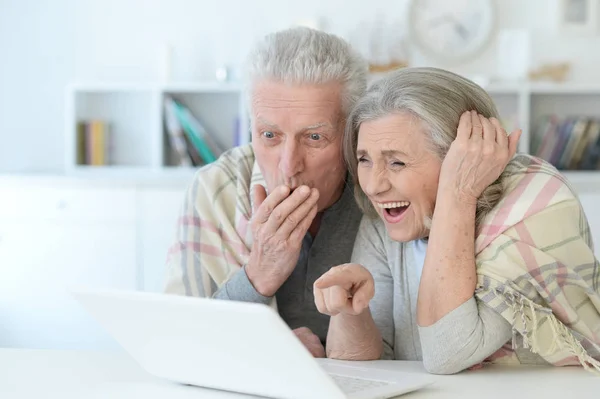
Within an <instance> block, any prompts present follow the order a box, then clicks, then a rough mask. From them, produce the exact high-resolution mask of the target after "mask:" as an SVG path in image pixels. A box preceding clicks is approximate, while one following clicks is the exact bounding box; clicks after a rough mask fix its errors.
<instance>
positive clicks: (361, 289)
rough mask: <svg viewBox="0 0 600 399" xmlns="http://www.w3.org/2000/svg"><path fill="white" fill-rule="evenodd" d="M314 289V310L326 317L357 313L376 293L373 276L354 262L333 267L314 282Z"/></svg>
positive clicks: (364, 307)
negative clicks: (315, 307)
mask: <svg viewBox="0 0 600 399" xmlns="http://www.w3.org/2000/svg"><path fill="white" fill-rule="evenodd" d="M313 288H314V295H315V304H316V305H317V309H318V310H319V312H321V313H323V314H327V315H329V316H335V315H338V314H340V313H342V314H348V315H353V316H357V315H359V314H361V313H362V312H363V311H364V310H365V309H366V308H367V307H368V306H369V302H370V301H371V299H372V298H373V295H375V283H374V281H373V276H372V275H371V273H370V272H369V271H368V270H367V269H365V268H364V267H363V266H361V265H359V264H356V263H346V264H344V265H341V266H336V267H332V268H331V269H329V270H328V271H327V272H326V273H325V274H323V275H322V276H321V277H319V279H318V280H317V281H315V284H314V287H313Z"/></svg>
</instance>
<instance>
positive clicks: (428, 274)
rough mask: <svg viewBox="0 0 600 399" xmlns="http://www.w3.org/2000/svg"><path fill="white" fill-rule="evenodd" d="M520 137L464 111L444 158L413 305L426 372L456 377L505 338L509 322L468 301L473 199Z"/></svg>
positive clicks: (473, 276)
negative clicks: (415, 303) (414, 305)
mask: <svg viewBox="0 0 600 399" xmlns="http://www.w3.org/2000/svg"><path fill="white" fill-rule="evenodd" d="M518 137H519V134H518V133H517V134H516V135H512V136H511V137H510V138H507V136H506V132H505V131H504V130H503V129H502V127H501V126H500V124H499V123H498V121H497V120H495V119H492V120H491V121H490V120H487V119H486V118H483V117H480V116H478V115H477V114H469V113H465V114H464V115H463V116H462V117H461V120H460V123H459V127H458V134H457V138H456V140H455V142H454V143H453V144H452V146H451V148H450V151H449V152H448V154H447V156H446V158H445V159H444V163H443V165H442V170H441V172H440V183H439V188H438V193H437V198H436V207H435V211H434V214H433V220H432V226H431V230H430V234H429V244H428V249H427V255H426V257H425V264H424V266H423V273H422V276H421V283H420V286H419V298H418V301H417V323H418V325H419V330H420V333H421V334H422V336H421V339H422V346H423V361H424V363H425V366H426V368H427V369H428V370H429V371H431V372H435V373H440V374H447V373H455V372H458V371H461V370H463V369H465V368H468V367H470V366H472V365H474V364H476V363H479V362H480V361H481V360H483V359H484V358H485V357H487V356H489V355H490V354H491V353H493V352H494V351H495V350H497V349H498V348H499V347H501V346H502V345H503V344H504V343H506V341H508V340H509V339H510V334H511V330H510V328H509V326H507V324H508V323H506V322H504V320H500V319H501V318H502V317H501V316H500V315H497V314H495V312H493V311H492V310H491V309H487V308H485V309H484V308H482V307H480V306H478V303H477V301H476V300H475V298H474V297H473V295H474V293H475V287H476V284H477V272H476V265H475V217H476V208H477V200H478V198H479V196H480V195H481V194H482V192H483V191H484V190H485V188H487V186H488V185H490V184H492V183H493V182H494V181H495V180H496V179H497V178H498V176H500V174H501V172H502V171H503V170H504V168H505V167H506V164H507V163H508V161H509V160H510V159H511V158H512V156H513V155H514V153H515V151H516V143H517V141H518ZM488 311H489V312H488Z"/></svg>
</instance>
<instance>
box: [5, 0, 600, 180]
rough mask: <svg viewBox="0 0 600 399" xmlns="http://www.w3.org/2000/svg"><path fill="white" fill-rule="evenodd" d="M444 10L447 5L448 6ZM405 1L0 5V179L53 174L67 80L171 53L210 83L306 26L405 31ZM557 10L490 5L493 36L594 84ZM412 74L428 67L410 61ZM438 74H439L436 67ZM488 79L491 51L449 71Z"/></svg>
mask: <svg viewBox="0 0 600 399" xmlns="http://www.w3.org/2000/svg"><path fill="white" fill-rule="evenodd" d="M448 1H452V0H448ZM408 2H409V0H370V1H369V2H366V1H364V0H303V1H295V2H292V1H281V0H252V1H248V0H215V1H212V0H80V1H77V0H0V171H60V170H61V168H62V160H63V151H64V145H63V127H64V123H63V97H64V94H63V93H64V92H63V88H64V86H65V84H66V83H67V82H69V81H71V80H128V81H151V80H155V79H159V78H160V76H161V67H160V65H161V63H160V59H161V50H162V48H163V45H164V43H170V44H171V45H172V46H173V68H172V69H173V76H174V78H176V79H181V80H189V79H212V78H213V76H214V73H213V71H214V68H215V66H216V65H217V63H219V62H229V63H237V62H239V61H240V60H241V59H242V57H243V55H244V54H245V51H246V50H247V48H248V47H249V46H250V44H251V43H252V41H253V40H254V39H255V38H256V37H258V36H259V35H262V34H264V33H265V32H267V31H271V30H274V29H278V28H283V27H286V26H289V25H290V24H292V23H294V22H295V21H296V20H298V19H300V18H305V17H314V16H317V17H318V16H321V17H326V18H327V25H326V26H327V28H328V30H330V31H332V32H335V33H338V34H341V35H344V36H345V35H347V34H348V32H350V31H351V29H352V28H354V27H355V26H357V25H362V24H365V23H368V22H370V21H372V20H373V19H374V18H375V17H376V16H377V15H378V13H381V14H384V15H385V16H386V18H387V20H388V21H389V22H393V21H398V24H404V22H403V21H404V11H405V9H406V5H407V4H408ZM557 2H558V0H527V1H522V0H497V3H498V6H499V7H498V8H499V20H498V26H499V28H527V29H529V30H530V31H531V34H532V47H533V49H532V61H533V63H534V64H537V63H538V62H541V61H551V60H557V61H559V60H560V61H562V60H568V61H571V62H572V63H573V67H574V69H573V79H574V80H577V81H590V80H594V81H598V80H600V75H599V74H598V73H597V72H596V71H597V69H598V65H600V36H598V35H596V36H593V37H582V38H571V37H561V36H559V33H558V31H557V30H556V27H555V17H556V8H557V7H556V6H557ZM413 63H414V64H415V65H422V64H429V65H434V64H433V63H430V62H429V61H428V60H426V59H424V58H423V57H422V56H420V55H419V54H415V55H414V58H413ZM438 66H443V65H438ZM455 70H457V71H458V72H461V73H465V74H479V73H482V72H483V73H492V72H493V71H494V70H495V48H494V45H493V44H492V46H490V48H489V49H488V50H487V51H486V52H485V53H483V54H482V55H481V56H480V58H479V59H477V60H473V61H472V62H470V63H469V64H466V65H462V66H459V67H457V68H455Z"/></svg>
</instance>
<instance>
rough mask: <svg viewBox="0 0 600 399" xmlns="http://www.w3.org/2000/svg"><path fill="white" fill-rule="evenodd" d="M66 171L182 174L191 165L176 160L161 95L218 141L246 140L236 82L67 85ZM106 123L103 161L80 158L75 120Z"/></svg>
mask: <svg viewBox="0 0 600 399" xmlns="http://www.w3.org/2000/svg"><path fill="white" fill-rule="evenodd" d="M65 95H66V98H65V103H66V105H65V127H66V134H65V160H64V161H65V171H66V173H67V174H69V175H76V176H90V177H98V176H106V177H119V176H134V177H135V176H140V177H142V176H146V175H154V176H156V175H165V176H186V175H191V174H192V173H193V172H194V170H195V167H180V166H178V163H177V159H176V154H175V153H174V151H173V149H172V147H171V145H170V138H169V135H168V133H167V129H166V127H165V123H164V119H165V109H164V100H165V98H166V97H170V98H172V99H174V100H176V101H177V102H179V103H181V104H182V105H184V106H185V107H186V108H187V109H188V110H189V111H190V112H191V113H192V114H193V115H194V117H195V118H196V119H197V120H198V121H199V122H200V123H201V124H202V126H203V127H204V128H205V129H206V131H207V133H208V134H210V135H211V137H212V138H214V140H215V141H216V142H217V143H218V144H219V145H220V146H221V147H222V148H231V147H233V146H235V145H238V144H244V143H248V142H249V141H250V133H249V125H248V116H247V112H246V107H245V99H244V98H243V90H242V86H241V85H240V84H233V83H227V84H225V83H223V84H219V83H213V82H208V83H174V84H127V83H125V84H119V83H89V84H88V83H74V84H70V85H69V86H68V87H67V88H66V93H65ZM84 121H102V122H104V123H106V124H107V125H108V137H107V140H108V143H107V147H106V148H105V151H106V152H107V153H109V156H108V157H109V161H108V162H107V163H106V164H102V165H89V164H82V163H80V162H79V161H80V160H78V151H79V150H81V148H79V142H78V123H80V122H84Z"/></svg>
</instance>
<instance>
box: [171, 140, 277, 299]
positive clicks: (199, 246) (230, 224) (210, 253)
mask: <svg viewBox="0 0 600 399" xmlns="http://www.w3.org/2000/svg"><path fill="white" fill-rule="evenodd" d="M256 184H262V185H265V182H264V179H263V176H262V174H261V173H260V169H259V167H258V165H257V164H256V162H255V160H254V152H253V150H252V146H251V145H245V146H241V147H236V148H233V149H231V150H229V151H227V152H226V153H224V154H223V155H221V157H219V159H218V160H217V161H215V162H213V163H210V164H208V165H206V166H204V167H202V168H200V169H199V170H198V172H197V173H196V175H195V177H194V179H193V181H192V183H191V184H190V186H189V187H188V188H187V190H186V193H185V198H184V202H183V205H182V207H181V211H180V215H179V218H178V220H177V229H176V237H175V240H174V244H173V245H172V246H171V248H170V249H169V253H168V256H167V276H166V284H165V287H164V291H165V293H170V294H178V295H188V296H200V297H211V296H212V295H213V293H214V292H215V291H216V290H217V287H220V286H221V285H222V284H223V283H225V282H226V281H227V280H228V279H229V278H230V277H231V275H232V274H234V273H235V272H236V271H238V270H239V269H240V268H241V267H242V265H244V264H245V263H246V262H247V261H248V258H249V256H250V249H251V247H252V231H251V229H250V218H251V217H252V205H251V194H250V193H251V192H252V191H251V190H252V188H253V187H254V185H256ZM265 187H266V186H265Z"/></svg>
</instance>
